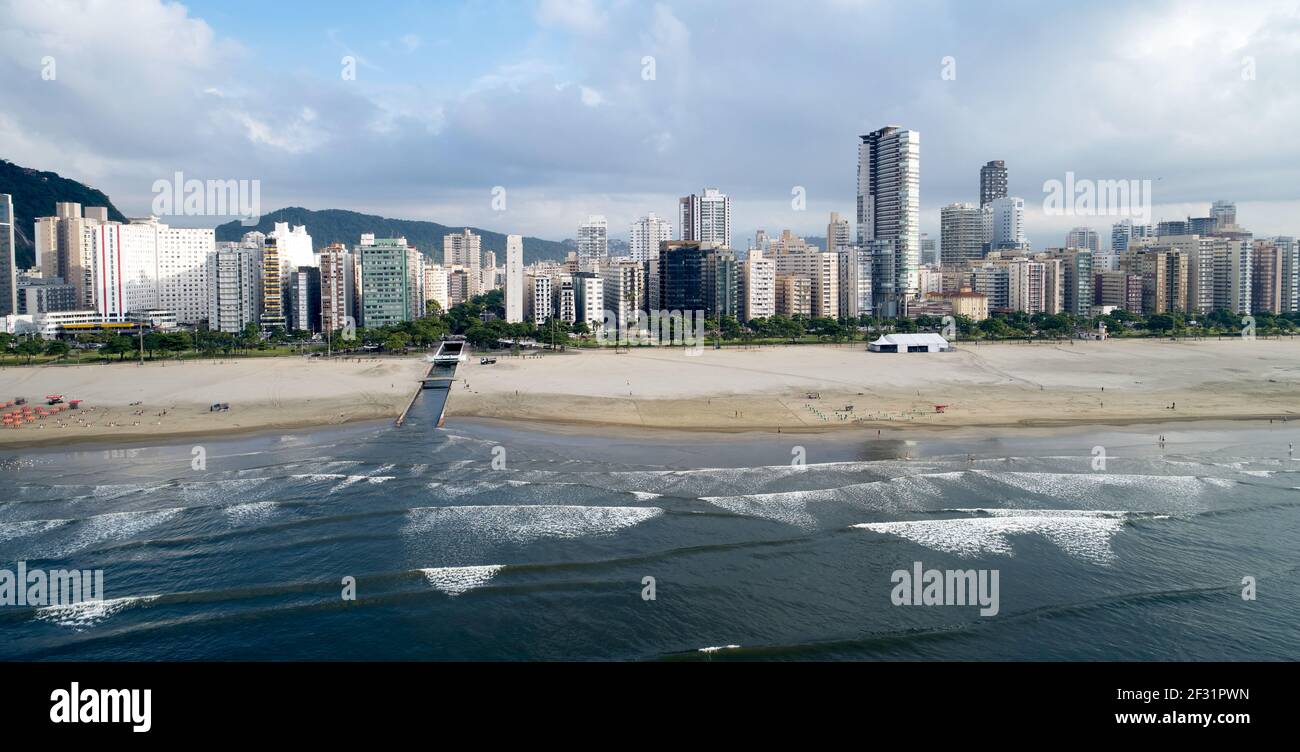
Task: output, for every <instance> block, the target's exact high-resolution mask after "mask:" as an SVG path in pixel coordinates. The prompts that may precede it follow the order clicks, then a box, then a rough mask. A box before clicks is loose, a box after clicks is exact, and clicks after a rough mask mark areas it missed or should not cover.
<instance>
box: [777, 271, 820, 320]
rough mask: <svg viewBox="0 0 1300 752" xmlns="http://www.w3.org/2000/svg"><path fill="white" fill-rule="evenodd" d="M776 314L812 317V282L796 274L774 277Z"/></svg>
mask: <svg viewBox="0 0 1300 752" xmlns="http://www.w3.org/2000/svg"><path fill="white" fill-rule="evenodd" d="M775 286H776V312H777V313H779V314H781V315H782V316H811V315H812V298H813V294H812V280H811V279H809V278H807V277H804V276H801V275H798V274H778V275H777V276H776V285H775Z"/></svg>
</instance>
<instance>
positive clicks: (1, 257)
mask: <svg viewBox="0 0 1300 752" xmlns="http://www.w3.org/2000/svg"><path fill="white" fill-rule="evenodd" d="M15 253H16V251H15V250H14V197H13V196H10V195H9V194H8V193H0V316H10V315H13V314H17V313H18V268H17V267H18V259H17V257H16V255H15Z"/></svg>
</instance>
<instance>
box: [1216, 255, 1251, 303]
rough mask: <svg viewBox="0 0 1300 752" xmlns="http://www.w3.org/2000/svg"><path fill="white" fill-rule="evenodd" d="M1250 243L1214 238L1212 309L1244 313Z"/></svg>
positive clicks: (1248, 299) (1247, 297)
mask: <svg viewBox="0 0 1300 752" xmlns="http://www.w3.org/2000/svg"><path fill="white" fill-rule="evenodd" d="M1250 252H1251V242H1250V241H1249V240H1238V239H1230V238H1215V242H1214V307H1215V308H1221V309H1224V310H1227V311H1232V312H1233V313H1239V314H1243V315H1244V314H1248V313H1250V305H1251V302H1252V299H1253V294H1252V292H1251V279H1250V272H1251V266H1252V265H1251V260H1250V256H1251V253H1250Z"/></svg>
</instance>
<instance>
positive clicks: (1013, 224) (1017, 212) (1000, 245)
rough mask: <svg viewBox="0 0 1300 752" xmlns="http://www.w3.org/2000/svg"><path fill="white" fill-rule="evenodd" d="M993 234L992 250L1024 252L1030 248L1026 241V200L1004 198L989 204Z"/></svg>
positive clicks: (990, 243) (991, 237) (990, 242)
mask: <svg viewBox="0 0 1300 752" xmlns="http://www.w3.org/2000/svg"><path fill="white" fill-rule="evenodd" d="M989 210H990V214H991V217H990V221H991V223H992V224H991V228H992V232H991V234H990V237H989V248H990V250H1007V249H1014V250H1023V249H1026V248H1028V247H1029V241H1027V240H1026V239H1025V200H1024V199H1022V198H1019V197H1017V196H1002V197H1000V198H995V199H993V200H992V201H991V202H989Z"/></svg>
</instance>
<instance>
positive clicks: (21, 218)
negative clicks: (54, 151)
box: [0, 159, 126, 269]
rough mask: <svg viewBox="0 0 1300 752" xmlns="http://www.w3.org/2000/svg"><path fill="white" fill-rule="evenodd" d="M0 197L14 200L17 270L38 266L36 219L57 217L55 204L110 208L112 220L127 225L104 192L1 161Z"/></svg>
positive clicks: (48, 173)
mask: <svg viewBox="0 0 1300 752" xmlns="http://www.w3.org/2000/svg"><path fill="white" fill-rule="evenodd" d="M0 193H8V194H9V195H11V196H13V197H14V220H15V221H14V246H15V255H16V256H17V257H18V258H17V260H18V268H20V269H25V268H27V267H30V266H33V265H34V264H35V258H36V242H35V240H34V239H33V237H32V234H33V232H34V231H35V227H36V218H37V217H49V216H53V215H54V204H55V203H57V202H59V201H72V202H75V203H78V204H81V205H82V206H107V207H108V217H109V219H114V220H117V221H118V222H125V221H126V217H125V216H124V215H123V214H122V212H120V211H118V210H117V207H115V206H113V202H112V201H109V200H108V196H106V195H104V192H103V191H99V190H96V189H94V188H91V187H90V186H88V185H83V184H82V183H78V182H77V181H75V180H71V179H69V178H65V177H62V176H60V175H58V174H56V173H53V172H41V171H40V170H33V169H31V168H30V167H20V166H18V165H16V164H14V163H13V162H9V161H6V160H3V159H0Z"/></svg>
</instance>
